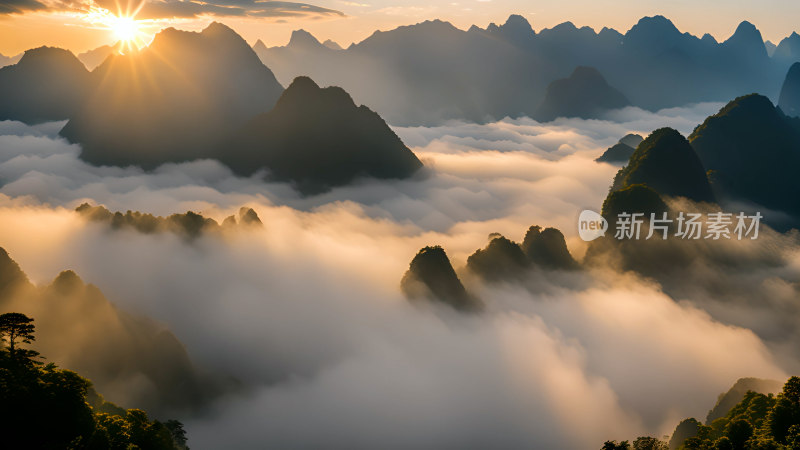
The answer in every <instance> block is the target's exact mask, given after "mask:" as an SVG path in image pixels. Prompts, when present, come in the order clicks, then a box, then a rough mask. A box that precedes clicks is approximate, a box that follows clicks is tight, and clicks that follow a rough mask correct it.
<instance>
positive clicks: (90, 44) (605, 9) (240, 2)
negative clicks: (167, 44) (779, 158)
mask: <svg viewBox="0 0 800 450" xmlns="http://www.w3.org/2000/svg"><path fill="white" fill-rule="evenodd" d="M89 1H90V0H89ZM121 1H123V2H124V1H125V0H121ZM129 1H132V2H134V1H138V0H129ZM307 1H309V2H310V3H309V4H301V3H292V2H278V1H262V0H209V1H204V2H203V3H194V2H192V1H186V0H158V1H156V0H147V3H146V4H145V5H144V8H143V9H142V10H141V12H140V14H139V16H138V17H137V18H145V17H148V18H150V19H151V20H152V21H151V22H149V23H148V26H147V27H146V28H145V32H146V36H149V37H151V36H152V34H153V33H154V32H156V31H157V30H158V29H160V28H161V27H164V26H169V25H174V26H176V27H178V28H184V29H199V28H202V27H204V26H205V25H206V24H207V23H209V22H210V21H212V20H219V21H222V22H224V23H226V24H228V25H230V26H231V27H233V28H234V29H236V30H237V31H238V32H239V33H240V34H242V35H243V36H244V37H245V39H247V40H248V42H250V43H254V42H255V41H256V40H257V39H262V40H263V41H264V42H265V43H266V44H267V45H279V44H284V43H285V42H287V41H288V39H289V35H290V33H291V31H292V30H294V29H297V28H304V29H306V30H309V31H311V32H312V33H314V34H315V35H316V36H317V37H318V38H320V39H321V40H324V39H329V38H330V39H334V40H336V41H338V42H339V43H340V44H342V45H343V46H346V45H348V44H349V43H351V42H353V41H360V40H361V39H363V38H365V37H367V36H368V35H369V34H371V33H372V32H373V31H374V30H375V29H390V28H394V27H396V26H399V25H405V24H412V23H417V22H420V21H423V20H427V19H434V18H439V19H443V20H448V21H450V22H452V23H454V24H455V25H456V26H458V27H460V28H467V27H469V25H471V24H477V25H479V26H481V27H485V26H486V25H487V24H488V23H490V22H503V21H505V18H506V17H507V16H508V15H509V14H511V13H517V14H521V15H523V16H525V17H526V18H527V19H528V20H529V21H530V22H531V23H532V24H533V27H534V29H536V30H540V29H542V28H547V27H552V26H554V25H557V24H559V23H561V22H565V21H572V22H573V23H575V24H576V25H578V26H585V25H588V26H591V27H593V28H595V29H596V30H599V29H600V28H602V27H603V26H610V27H613V28H616V29H617V30H619V31H621V32H623V33H624V32H625V31H626V30H628V29H629V28H630V27H631V26H632V25H633V24H635V23H636V21H637V20H638V19H639V18H641V17H643V16H647V15H655V14H662V15H665V16H667V17H669V18H670V19H672V21H673V22H675V24H676V25H677V26H678V28H679V29H681V30H682V31H688V32H690V33H692V34H697V35H702V34H703V33H706V32H709V33H711V34H712V35H714V36H715V37H716V38H717V39H718V40H719V39H725V38H727V37H728V36H730V35H731V34H732V33H733V31H734V29H735V28H736V25H737V24H738V23H739V22H741V21H742V20H749V21H750V22H753V23H754V24H755V25H756V26H757V27H758V28H759V29H760V30H761V32H762V34H763V35H764V37H765V39H770V40H772V41H773V42H776V43H777V42H778V41H779V40H780V39H782V38H783V37H785V36H788V35H789V34H791V32H792V31H794V30H797V29H798V28H800V25H798V24H797V23H796V18H797V17H800V2H798V1H796V0H764V1H761V2H753V1H749V0H703V1H698V0H694V1H691V0H609V1H604V2H598V1H596V0H566V1H565V0H562V1H556V0H539V1H534V2H531V1H525V0H307ZM115 4H116V1H115V0H97V3H93V2H91V1H90V2H89V3H87V0H78V1H66V0H0V53H2V54H5V55H12V54H16V53H19V52H21V51H24V50H26V49H28V48H32V47H36V46H40V45H52V46H60V47H66V48H69V49H70V50H73V51H76V52H82V51H85V50H88V49H91V48H95V47H98V46H100V45H103V44H107V43H113V41H114V40H115V38H114V36H113V34H112V32H111V31H109V30H108V29H106V27H105V26H104V25H102V24H98V23H97V22H95V23H91V22H90V21H87V20H86V15H85V11H88V10H89V8H90V7H91V6H93V5H94V6H102V7H105V8H107V9H109V10H112V12H113V10H115V9H116V6H115ZM76 5H79V6H77V7H76ZM123 9H125V7H123Z"/></svg>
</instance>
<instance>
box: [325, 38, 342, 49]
mask: <svg viewBox="0 0 800 450" xmlns="http://www.w3.org/2000/svg"><path fill="white" fill-rule="evenodd" d="M322 45H324V46H325V47H328V48H329V49H331V50H343V49H342V46H341V45H339V43H338V42H336V41H334V40H333V39H326V40H325V42H323V43H322Z"/></svg>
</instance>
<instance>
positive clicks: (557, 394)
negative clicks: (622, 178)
mask: <svg viewBox="0 0 800 450" xmlns="http://www.w3.org/2000/svg"><path fill="white" fill-rule="evenodd" d="M718 107H719V105H698V106H696V107H693V108H688V109H684V110H680V111H666V112H660V113H658V114H647V113H643V112H640V111H633V112H631V114H630V116H629V117H628V116H621V117H620V118H619V119H618V120H619V122H603V121H582V120H569V121H558V122H555V123H553V124H549V125H547V126H544V125H540V124H538V123H536V122H534V121H531V120H529V119H520V120H505V121H501V122H497V123H494V124H489V125H483V126H478V125H472V124H462V123H453V124H450V125H447V126H443V127H438V128H398V129H396V131H397V132H398V134H399V135H400V136H401V137H402V138H403V140H404V141H405V142H406V143H407V144H408V145H409V146H411V147H412V148H413V150H414V151H415V152H416V153H417V154H418V155H419V156H420V157H421V158H422V159H423V160H424V161H425V162H426V165H427V166H428V169H426V173H425V174H424V176H423V177H421V178H420V179H417V180H409V181H402V182H386V183H379V182H375V181H369V180H364V181H363V182H361V183H359V184H357V185H354V186H350V187H345V188H339V189H335V190H333V191H331V192H329V193H326V194H324V195H320V196H315V197H310V198H301V197H299V196H298V195H296V194H295V193H294V192H292V191H291V190H290V189H289V188H288V187H286V186H284V185H280V184H267V183H264V182H262V181H260V180H259V179H257V178H253V179H242V178H236V177H234V176H233V175H232V174H231V173H230V172H229V171H228V170H227V169H225V168H224V167H223V166H221V165H220V164H218V163H216V162H213V161H198V162H193V163H186V164H178V165H166V166H162V167H161V168H159V169H157V170H156V171H154V172H151V173H145V172H142V171H141V170H139V169H135V168H109V167H100V168H98V167H92V166H88V165H86V164H84V163H83V162H81V161H80V159H79V158H78V155H79V153H80V148H79V147H77V146H72V145H68V144H67V143H65V142H64V141H63V140H60V139H58V138H56V137H55V135H56V133H57V130H58V124H47V125H43V126H38V127H27V126H24V125H21V124H18V123H9V122H4V123H0V186H1V187H0V246H3V247H5V248H6V249H7V250H8V251H9V253H10V254H12V256H13V257H14V258H15V259H16V260H17V261H19V262H20V264H21V265H22V266H23V267H25V268H26V271H27V272H28V273H29V275H30V276H31V277H32V278H33V279H34V281H39V280H48V279H51V278H52V277H53V276H54V275H55V274H57V273H58V272H59V271H60V270H63V269H66V268H70V269H74V270H75V271H76V272H77V273H78V274H80V275H81V276H82V277H83V278H84V279H85V280H86V281H87V282H91V283H95V284H96V285H98V286H99V287H100V288H101V289H102V290H103V291H104V292H105V293H106V295H107V296H108V297H109V299H111V300H112V301H115V302H116V304H117V305H118V306H119V307H121V308H123V309H126V310H131V311H134V312H137V313H143V314H146V315H148V316H151V317H153V318H155V319H157V320H159V321H161V322H163V323H166V324H168V326H169V328H170V329H171V330H172V331H173V332H174V333H175V334H176V336H178V338H179V339H180V340H181V341H182V342H183V343H184V344H185V345H186V347H187V351H188V352H189V354H190V356H191V357H192V359H193V361H194V362H195V363H197V364H198V365H199V366H201V367H203V368H204V369H207V370H211V371H213V372H215V373H218V374H225V375H230V376H232V377H235V378H236V379H238V380H240V382H241V383H242V387H243V390H242V391H241V392H238V393H233V394H231V395H229V396H227V397H225V398H222V399H220V400H219V401H218V402H217V403H216V404H214V405H213V406H212V407H211V408H209V409H208V410H205V411H201V412H198V414H197V415H196V416H194V417H189V418H184V420H185V422H186V423H187V426H188V429H189V437H190V440H191V446H192V447H193V448H219V447H223V446H224V447H226V448H252V447H254V446H269V445H272V446H279V447H302V446H306V447H308V446H323V445H325V446H330V445H334V444H335V445H336V446H343V447H378V446H379V447H381V448H387V447H388V448H395V447H396V448H408V447H412V446H413V447H436V448H441V447H487V446H502V447H537V448H553V449H559V448H564V449H571V448H592V447H597V446H599V445H600V444H601V443H602V442H603V441H605V440H607V439H631V438H635V437H636V436H638V435H643V434H653V435H656V436H661V435H663V434H665V433H669V432H671V429H672V428H673V427H674V426H675V424H676V422H677V420H678V419H679V418H682V417H685V416H690V415H695V416H704V414H705V412H706V409H707V407H708V405H709V404H711V403H713V401H714V398H716V395H717V394H718V393H719V392H722V391H724V390H726V389H727V388H728V387H729V386H730V385H731V384H732V383H733V382H734V381H735V380H736V379H737V378H739V377H743V376H757V377H770V378H782V377H784V376H785V375H786V373H787V372H788V371H789V368H788V367H790V366H791V363H790V362H789V361H786V359H785V358H786V356H785V355H783V354H781V353H780V352H776V351H774V349H775V346H774V345H773V344H769V345H767V344H765V343H764V342H763V341H762V340H761V339H760V338H759V337H758V335H757V334H756V333H754V332H753V331H751V330H749V329H747V328H744V327H741V326H735V325H732V324H729V323H725V322H722V321H720V320H715V319H714V318H713V317H712V315H710V314H709V312H707V311H705V310H704V309H703V308H702V307H701V306H700V305H702V304H703V303H702V302H701V301H699V300H698V301H697V302H694V301H693V300H694V299H692V298H688V297H681V298H678V299H675V298H671V297H670V296H669V295H667V294H666V293H665V292H664V290H663V289H662V287H661V286H659V285H658V284H655V283H654V282H652V281H647V280H643V279H641V278H639V277H637V276H635V275H632V274H619V273H617V272H614V271H612V270H610V269H603V268H598V269H594V270H591V271H587V272H582V273H575V274H570V275H561V276H546V275H543V274H534V275H532V278H531V280H530V284H529V285H526V286H515V285H502V284H501V285H484V284H482V283H480V282H478V281H477V280H475V279H473V278H471V277H469V276H468V274H465V273H463V271H462V272H461V275H462V278H463V279H464V280H465V282H466V283H467V284H468V285H469V287H470V288H471V289H473V290H474V291H475V292H477V293H478V294H479V295H480V296H481V298H482V299H484V301H485V302H486V304H487V311H486V313H485V314H483V315H478V316H469V317H465V316H462V315H460V314H457V313H455V312H454V311H449V310H446V309H439V308H438V307H421V308H420V307H415V306H412V305H410V304H408V302H407V301H406V300H405V299H404V298H402V296H401V294H400V292H399V286H398V285H399V281H400V277H401V276H402V274H403V272H404V271H405V270H406V268H407V266H408V262H409V261H410V260H411V258H412V256H413V255H414V254H415V253H416V251H417V250H418V249H419V248H420V247H422V246H424V245H428V244H441V245H443V246H444V247H445V248H446V249H447V251H448V254H449V255H450V256H451V258H452V259H453V261H454V265H455V266H456V268H457V269H458V268H460V267H463V265H464V262H465V261H466V257H467V256H468V255H469V254H470V253H471V252H472V251H474V250H475V249H476V248H479V247H482V246H483V245H484V244H485V242H486V237H487V235H488V234H489V233H491V232H501V233H503V234H505V235H506V236H508V237H509V238H511V239H515V240H520V239H521V238H522V234H523V233H524V231H525V230H526V229H527V227H528V226H530V225H532V224H539V225H543V226H556V227H558V228H560V229H562V230H563V231H564V233H565V235H566V236H567V239H568V243H569V245H570V248H571V250H572V251H573V253H579V254H580V253H581V251H582V246H581V245H580V244H579V241H578V240H577V238H576V230H575V221H576V218H577V215H578V213H579V212H580V210H582V209H583V208H586V207H594V208H598V207H599V205H600V203H601V202H602V199H603V198H604V197H605V194H606V193H607V189H608V186H609V184H610V182H611V178H612V177H613V174H614V173H615V171H616V168H615V167H612V166H610V165H604V164H597V163H595V162H594V161H593V159H594V158H596V157H597V156H599V155H600V154H601V153H602V152H603V151H604V150H605V148H606V147H608V146H610V145H612V144H613V143H615V142H616V141H617V140H618V139H619V138H620V137H621V136H623V135H625V134H627V133H629V132H639V133H643V134H646V133H648V132H649V131H651V130H652V129H655V128H658V127H660V126H665V125H672V126H676V127H678V128H679V129H681V130H682V131H683V132H684V133H686V132H688V131H690V130H691V128H692V127H693V126H694V124H696V123H698V122H699V121H700V120H701V119H702V118H703V117H705V115H707V114H708V113H709V112H714V111H715V110H716V109H717V108H718ZM623 114H625V113H623ZM84 201H90V202H92V203H96V204H104V205H106V206H107V207H108V208H109V209H112V210H123V211H124V210H127V209H134V210H142V211H146V212H151V213H154V214H160V215H166V214H170V213H173V212H182V211H185V210H186V209H193V210H196V211H199V212H203V213H204V214H206V215H209V216H211V217H214V218H216V219H218V220H219V219H222V218H223V217H225V216H226V215H229V214H232V213H234V212H235V211H236V210H238V208H239V207H240V206H243V205H247V206H251V207H253V208H254V209H255V210H256V211H257V212H258V214H259V216H260V218H261V219H262V221H263V222H264V227H263V228H257V229H252V230H240V231H237V232H232V233H227V234H224V235H222V236H207V237H202V238H200V239H197V240H195V241H194V242H192V243H187V242H186V241H185V240H182V239H181V238H180V237H179V236H174V235H171V234H169V233H162V234H155V235H143V234H139V233H136V232H133V231H114V230H110V229H108V228H106V227H104V226H103V225H100V224H96V223H95V224H93V223H86V222H84V221H83V220H82V219H81V218H80V217H79V216H78V215H77V214H75V213H73V212H72V209H73V208H74V207H75V206H77V205H78V204H80V203H82V202H84ZM793 264H794V266H789V267H788V268H787V267H784V268H783V269H782V270H784V271H788V272H789V273H797V272H800V269H798V266H797V263H796V262H795V263H793ZM792 271H794V272H792ZM715 274H716V275H719V276H722V275H721V274H724V273H723V272H720V273H717V272H715ZM779 275H780V274H779V273H777V272H775V273H772V274H770V276H774V277H777V278H776V279H787V277H786V276H784V278H780V276H779ZM776 283H777V282H776ZM676 300H677V301H676ZM732 348H735V349H736V352H731V351H730V349H732ZM309 430H313V432H310V431H309Z"/></svg>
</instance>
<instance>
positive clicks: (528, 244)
mask: <svg viewBox="0 0 800 450" xmlns="http://www.w3.org/2000/svg"><path fill="white" fill-rule="evenodd" d="M521 247H522V252H523V253H524V254H525V257H526V258H527V259H528V261H530V262H531V263H533V264H534V265H536V266H538V267H541V268H544V269H551V270H573V269H577V268H578V267H579V266H578V263H577V261H575V259H574V258H573V257H572V255H571V254H570V253H569V249H568V248H567V241H566V239H564V234H563V233H561V230H558V229H557V228H545V229H544V230H542V227H540V226H538V225H534V226H531V227H530V228H529V229H528V232H527V233H525V239H524V240H523V241H522V245H521Z"/></svg>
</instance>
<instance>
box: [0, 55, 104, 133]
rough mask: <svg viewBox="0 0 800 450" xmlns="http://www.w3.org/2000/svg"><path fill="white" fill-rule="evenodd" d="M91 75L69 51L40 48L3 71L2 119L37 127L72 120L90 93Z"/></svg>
mask: <svg viewBox="0 0 800 450" xmlns="http://www.w3.org/2000/svg"><path fill="white" fill-rule="evenodd" d="M89 78H90V77H89V72H88V71H87V70H86V67H84V66H83V63H81V62H80V60H78V58H76V57H75V55H73V54H72V53H71V52H69V51H68V50H63V49H60V48H53V47H39V48H35V49H32V50H28V51H26V52H25V54H24V55H23V56H22V58H21V59H20V60H19V62H18V63H16V64H14V65H11V66H6V67H3V68H2V69H0V98H2V99H3V100H2V102H0V120H19V121H22V122H25V123H29V124H34V123H40V122H46V121H50V120H65V119H68V118H69V117H71V116H72V115H73V114H74V113H75V111H76V110H77V108H78V107H79V106H80V104H81V103H82V102H83V100H84V99H85V98H86V95H87V93H88V91H89V87H90V80H89Z"/></svg>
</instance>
